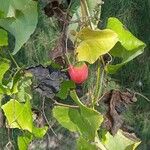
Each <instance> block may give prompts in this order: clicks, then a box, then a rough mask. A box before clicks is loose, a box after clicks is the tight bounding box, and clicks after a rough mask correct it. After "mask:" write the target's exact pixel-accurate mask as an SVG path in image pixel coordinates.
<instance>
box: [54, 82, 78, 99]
mask: <svg viewBox="0 0 150 150" xmlns="http://www.w3.org/2000/svg"><path fill="white" fill-rule="evenodd" d="M75 87H76V86H75V83H74V82H73V81H70V80H68V81H63V82H62V84H61V86H60V91H59V92H58V93H57V94H56V96H57V97H59V98H60V99H63V100H64V99H66V98H67V96H68V92H69V91H70V90H71V89H74V88H75Z"/></svg>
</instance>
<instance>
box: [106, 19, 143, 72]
mask: <svg viewBox="0 0 150 150" xmlns="http://www.w3.org/2000/svg"><path fill="white" fill-rule="evenodd" d="M107 28H108V29H111V30H113V31H114V32H116V33H117V34H118V37H119V42H120V43H118V44H117V45H116V46H115V47H114V48H113V49H112V50H111V51H110V54H111V55H112V56H114V57H121V58H122V62H121V63H119V64H115V65H109V66H108V68H107V69H108V72H109V73H115V72H116V71H117V70H118V69H119V68H120V67H121V66H123V65H124V64H126V63H128V62H129V61H131V60H133V59H134V58H135V57H137V56H138V55H140V54H141V53H143V51H144V48H145V46H146V45H145V43H143V42H142V41H140V40H138V39H137V38H136V37H135V36H133V34H131V32H129V31H128V30H127V29H126V28H125V26H124V25H123V24H122V23H121V22H120V21H119V20H118V19H117V18H109V19H108V23H107Z"/></svg>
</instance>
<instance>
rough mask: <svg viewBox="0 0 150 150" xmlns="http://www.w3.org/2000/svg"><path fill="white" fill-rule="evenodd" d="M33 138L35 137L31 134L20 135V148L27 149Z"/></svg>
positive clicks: (18, 140) (18, 141) (21, 149)
mask: <svg viewBox="0 0 150 150" xmlns="http://www.w3.org/2000/svg"><path fill="white" fill-rule="evenodd" d="M32 139H33V136H32V135H30V134H25V135H22V136H18V139H17V143H18V148H19V150H27V149H28V145H29V144H30V142H31V141H32Z"/></svg>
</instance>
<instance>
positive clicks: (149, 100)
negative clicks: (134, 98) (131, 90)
mask: <svg viewBox="0 0 150 150" xmlns="http://www.w3.org/2000/svg"><path fill="white" fill-rule="evenodd" d="M135 94H136V95H139V96H141V97H143V98H144V99H145V100H147V101H148V102H150V99H148V98H147V97H146V96H144V95H143V94H141V93H138V92H135Z"/></svg>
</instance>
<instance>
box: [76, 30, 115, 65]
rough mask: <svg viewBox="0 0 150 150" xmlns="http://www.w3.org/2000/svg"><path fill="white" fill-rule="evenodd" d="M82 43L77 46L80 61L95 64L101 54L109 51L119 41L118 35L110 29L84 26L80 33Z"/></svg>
mask: <svg viewBox="0 0 150 150" xmlns="http://www.w3.org/2000/svg"><path fill="white" fill-rule="evenodd" d="M78 38H79V39H81V43H80V44H79V46H78V47H77V50H76V52H77V58H78V61H87V62H89V63H90V64H93V63H94V62H95V61H96V60H97V59H98V58H99V57H100V56H101V55H104V54H106V53H108V52H109V51H110V50H111V49H112V48H113V47H114V45H115V44H116V43H117V42H118V35H117V34H116V33H115V32H114V31H112V30H110V29H105V30H92V29H90V28H84V29H83V30H81V31H80V32H79V34H78Z"/></svg>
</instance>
